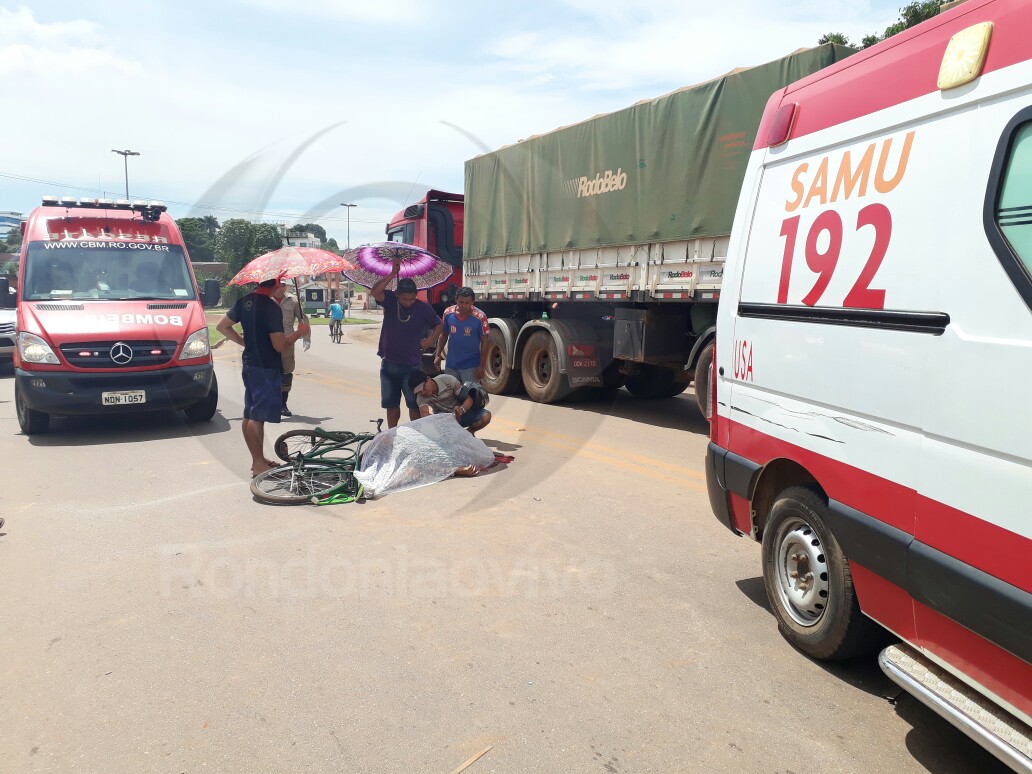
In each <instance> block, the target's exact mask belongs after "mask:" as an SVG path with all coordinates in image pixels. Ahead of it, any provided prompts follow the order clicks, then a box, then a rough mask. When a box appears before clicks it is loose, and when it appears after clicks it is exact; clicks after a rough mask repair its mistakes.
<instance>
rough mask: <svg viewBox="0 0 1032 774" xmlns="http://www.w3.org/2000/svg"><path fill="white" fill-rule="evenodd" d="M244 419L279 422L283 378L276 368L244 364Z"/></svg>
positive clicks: (281, 406)
mask: <svg viewBox="0 0 1032 774" xmlns="http://www.w3.org/2000/svg"><path fill="white" fill-rule="evenodd" d="M243 376H244V419H251V420H253V421H255V422H279V421H280V410H281V409H282V408H283V396H282V389H283V377H282V374H281V373H280V370H279V369H278V368H262V367H260V366H253V365H248V364H247V363H244V371H243Z"/></svg>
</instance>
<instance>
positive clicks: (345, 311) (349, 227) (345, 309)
mask: <svg viewBox="0 0 1032 774" xmlns="http://www.w3.org/2000/svg"><path fill="white" fill-rule="evenodd" d="M340 206H341V207H343V208H344V210H345V211H346V212H347V213H348V246H347V249H348V250H350V249H351V208H352V207H357V206H358V205H357V204H346V203H345V202H341V203H340ZM348 306H351V280H348ZM347 315H348V309H347V306H346V307H344V316H345V317H347Z"/></svg>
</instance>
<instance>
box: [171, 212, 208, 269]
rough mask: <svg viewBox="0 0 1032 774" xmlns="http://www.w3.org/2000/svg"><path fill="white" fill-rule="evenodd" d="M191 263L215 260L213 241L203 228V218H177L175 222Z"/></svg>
mask: <svg viewBox="0 0 1032 774" xmlns="http://www.w3.org/2000/svg"><path fill="white" fill-rule="evenodd" d="M176 225H177V226H179V230H180V232H182V234H183V241H184V242H186V249H187V251H188V252H189V253H190V260H191V261H201V262H210V261H214V260H215V239H214V237H212V236H211V235H210V233H209V232H208V229H207V228H206V226H205V223H204V218H179V219H178V220H177V221H176Z"/></svg>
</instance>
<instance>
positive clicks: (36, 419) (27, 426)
mask: <svg viewBox="0 0 1032 774" xmlns="http://www.w3.org/2000/svg"><path fill="white" fill-rule="evenodd" d="M14 410H15V413H16V414H17V415H18V427H20V428H21V431H22V432H23V433H25V435H35V434H37V433H45V432H46V431H47V429H48V428H49V427H50V414H46V413H44V412H42V411H34V410H32V409H30V408H29V407H28V406H26V405H25V401H24V399H23V398H22V394H21V390H20V389H18V383H17V382H15V383H14Z"/></svg>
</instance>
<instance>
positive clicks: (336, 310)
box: [330, 299, 344, 336]
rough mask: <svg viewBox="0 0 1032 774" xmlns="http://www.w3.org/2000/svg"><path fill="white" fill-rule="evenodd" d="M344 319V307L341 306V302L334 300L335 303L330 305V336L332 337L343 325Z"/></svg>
mask: <svg viewBox="0 0 1032 774" xmlns="http://www.w3.org/2000/svg"><path fill="white" fill-rule="evenodd" d="M343 319H344V307H343V306H341V304H340V301H338V300H336V299H334V301H333V303H332V304H330V335H331V336H332V335H333V334H334V333H335V332H336V330H337V329H338V328H340V326H341V325H342V324H343V323H341V320H343Z"/></svg>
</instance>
